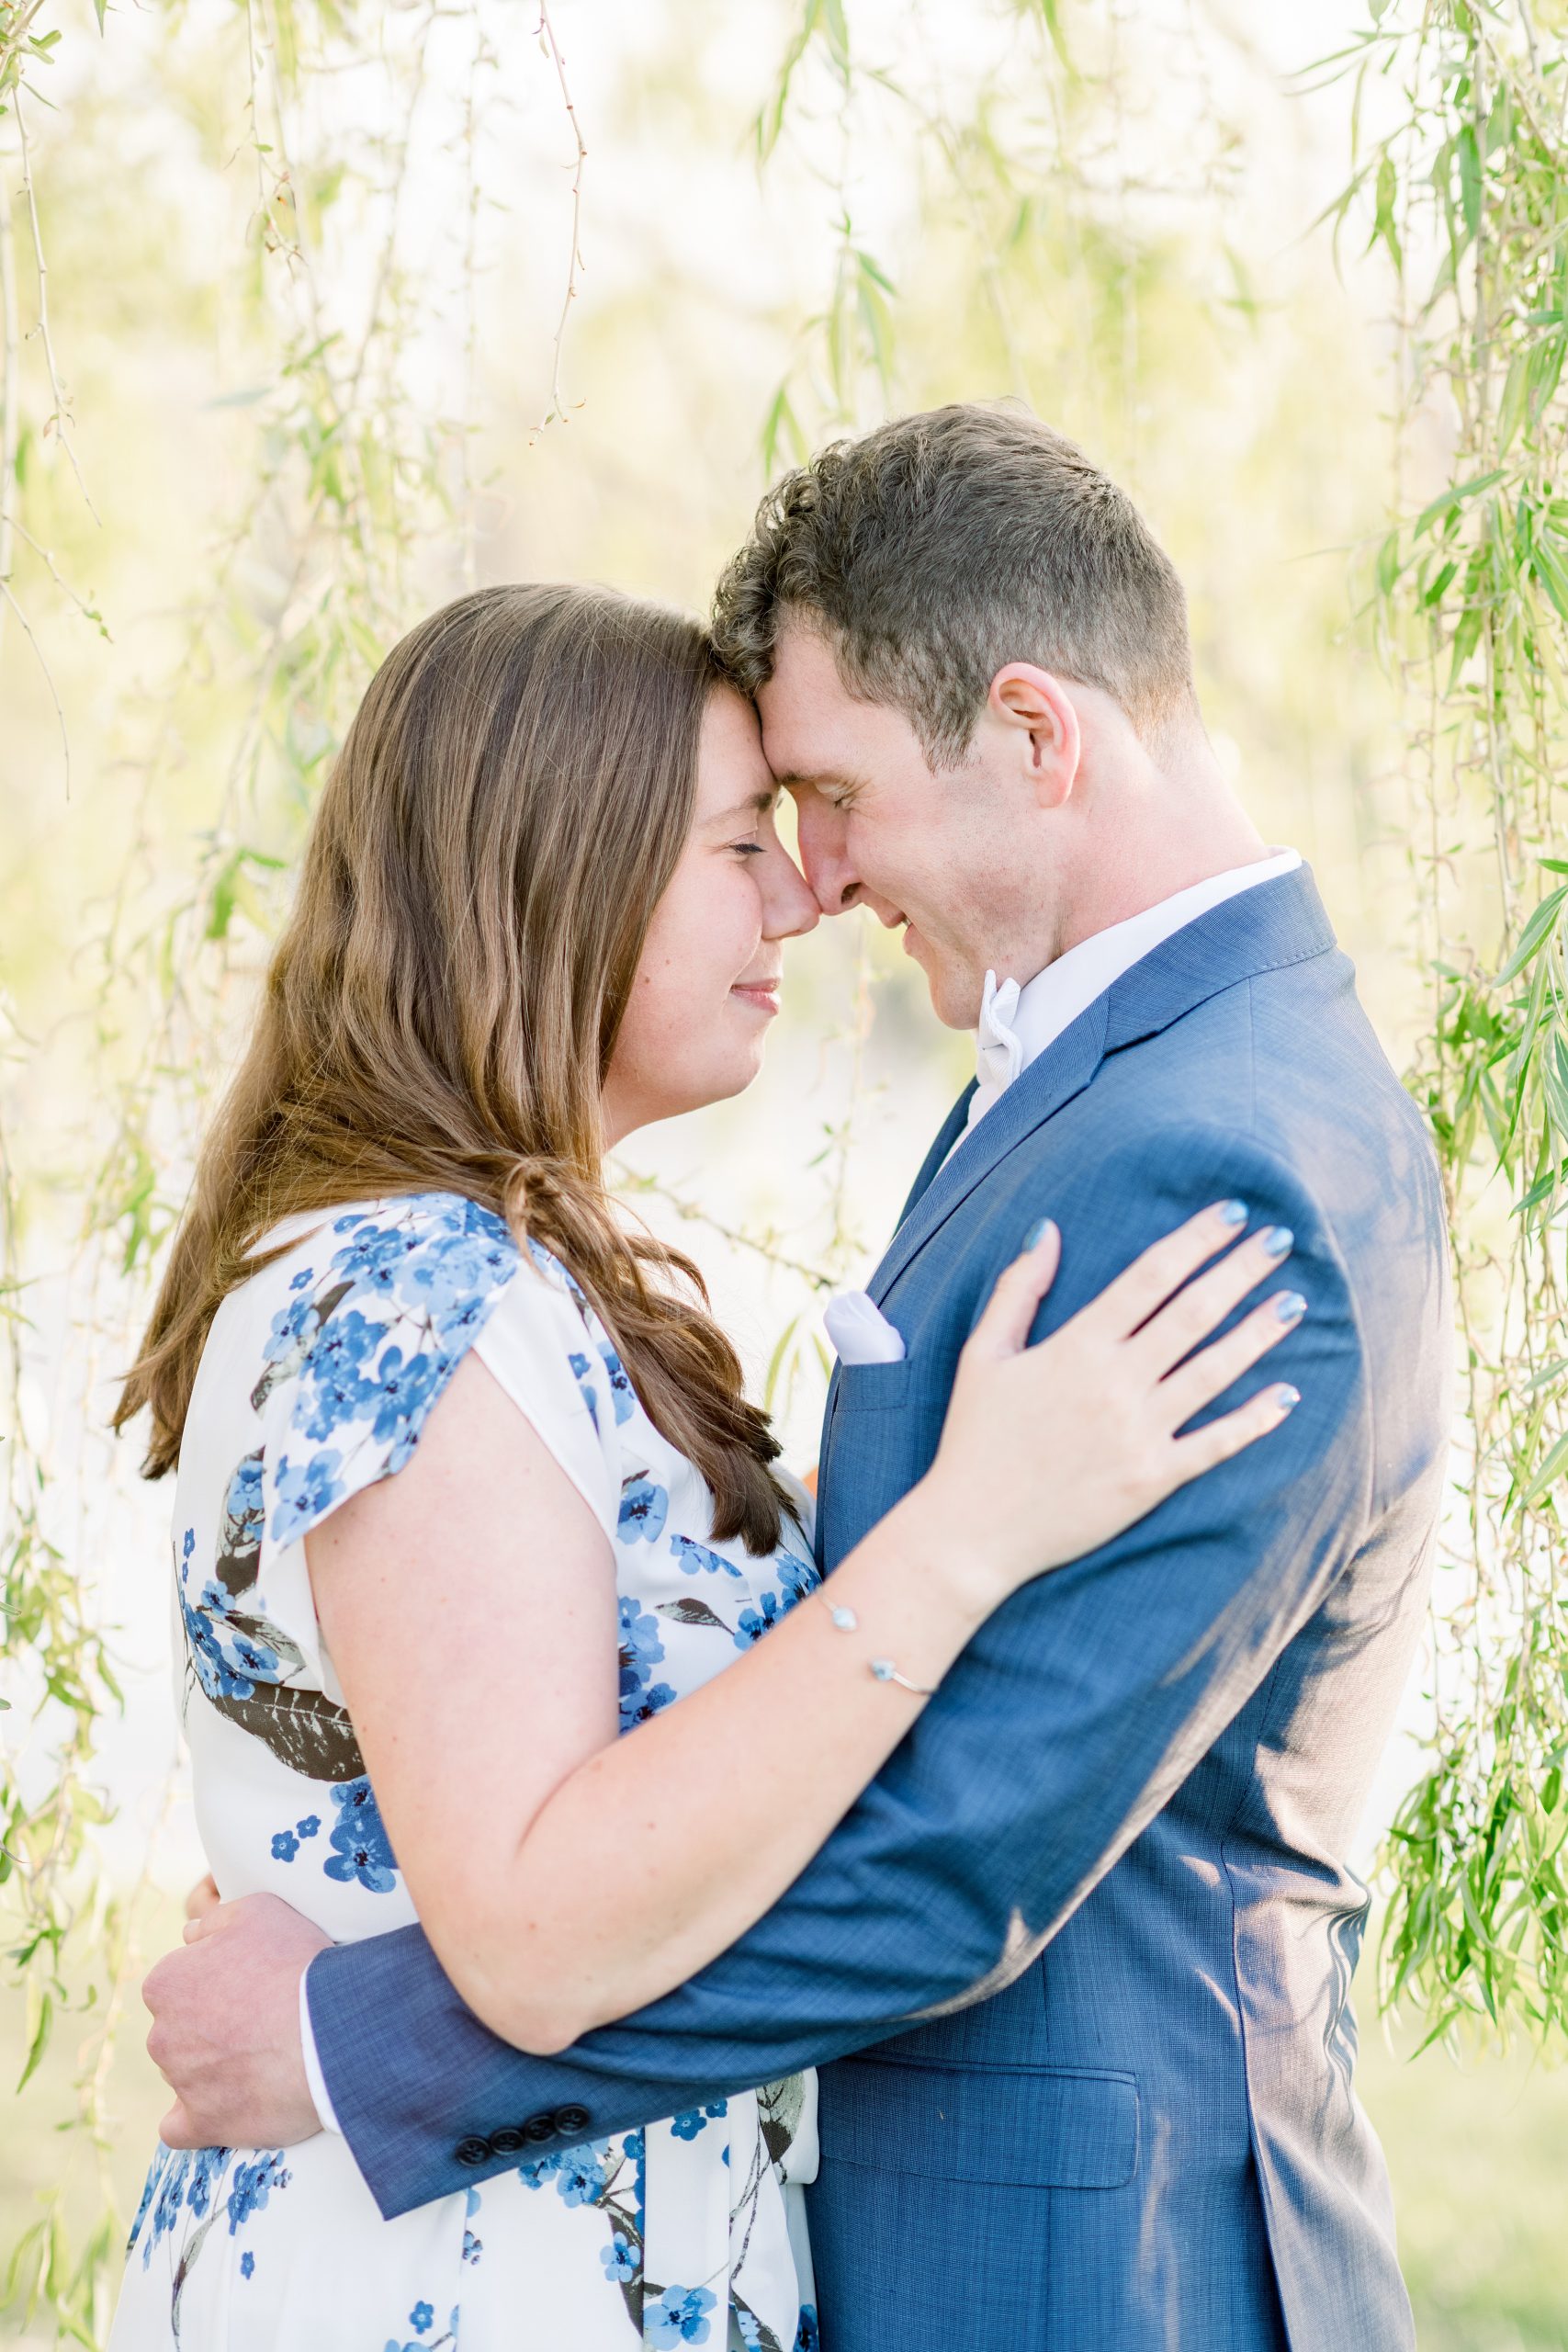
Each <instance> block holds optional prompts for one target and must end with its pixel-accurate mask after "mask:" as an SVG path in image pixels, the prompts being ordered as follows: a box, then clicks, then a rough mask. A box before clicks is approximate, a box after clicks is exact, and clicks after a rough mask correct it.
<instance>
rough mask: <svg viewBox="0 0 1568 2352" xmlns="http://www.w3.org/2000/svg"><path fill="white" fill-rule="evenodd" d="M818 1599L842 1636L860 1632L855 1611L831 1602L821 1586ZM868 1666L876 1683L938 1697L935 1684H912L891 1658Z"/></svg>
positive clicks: (919, 1696) (874, 1660)
mask: <svg viewBox="0 0 1568 2352" xmlns="http://www.w3.org/2000/svg"><path fill="white" fill-rule="evenodd" d="M817 1599H818V1600H820V1601H821V1603H822V1606H823V1607H824V1609H826V1611H828V1614H829V1617H830V1618H831V1619H832V1621H833V1623H834V1624H835V1625H836V1626H837V1627H838V1629H839V1631H840V1634H854V1633H858V1632H859V1631H860V1619H859V1618H858V1617H857V1616H856V1615H855V1612H854V1611H853V1610H852V1609H846V1608H845V1607H843V1606H842V1604H841V1603H840V1602H838V1601H833V1600H829V1598H828V1595H827V1593H826V1592H825V1591H824V1590H823V1589H822V1588H821V1586H820V1585H818V1588H817ZM866 1666H867V1670H868V1672H869V1673H870V1675H871V1677H872V1679H873V1680H874V1681H876V1682H896V1683H897V1685H898V1688H899V1689H900V1691H912V1692H913V1694H914V1696H915V1697H916V1698H917V1699H934V1698H935V1696H936V1685H935V1683H934V1682H911V1681H910V1679H909V1678H908V1675H907V1674H900V1673H899V1671H898V1668H897V1666H896V1665H895V1664H894V1662H893V1660H892V1659H891V1658H890V1657H874V1658H868V1659H867V1661H866Z"/></svg>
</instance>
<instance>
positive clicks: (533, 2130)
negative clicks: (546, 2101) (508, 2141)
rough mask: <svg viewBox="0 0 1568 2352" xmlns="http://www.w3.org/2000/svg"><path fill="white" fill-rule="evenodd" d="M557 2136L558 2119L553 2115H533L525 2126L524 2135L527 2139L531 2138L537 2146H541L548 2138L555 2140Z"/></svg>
mask: <svg viewBox="0 0 1568 2352" xmlns="http://www.w3.org/2000/svg"><path fill="white" fill-rule="evenodd" d="M555 2136H556V2119H555V2117H554V2116H553V2115H531V2116H530V2117H529V2118H528V2120H527V2122H526V2123H525V2125H524V2126H523V2137H524V2138H525V2140H531V2141H532V2142H533V2143H534V2145H535V2146H536V2147H539V2146H541V2145H542V2144H543V2143H544V2142H545V2141H546V2140H553V2139H554V2138H555Z"/></svg>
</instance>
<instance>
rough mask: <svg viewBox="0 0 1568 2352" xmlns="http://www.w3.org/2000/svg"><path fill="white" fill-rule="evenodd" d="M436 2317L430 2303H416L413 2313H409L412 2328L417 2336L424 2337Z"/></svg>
mask: <svg viewBox="0 0 1568 2352" xmlns="http://www.w3.org/2000/svg"><path fill="white" fill-rule="evenodd" d="M434 2317H435V2313H434V2311H433V2310H432V2308H431V2306H430V2305H429V2304H428V2303H415V2305H414V2307H413V2309H412V2312H410V2313H409V2325H410V2326H411V2327H412V2330H413V2332H414V2334H415V2335H424V2334H425V2333H426V2332H427V2331H428V2329H429V2327H430V2325H431V2323H432V2322H433V2321H434Z"/></svg>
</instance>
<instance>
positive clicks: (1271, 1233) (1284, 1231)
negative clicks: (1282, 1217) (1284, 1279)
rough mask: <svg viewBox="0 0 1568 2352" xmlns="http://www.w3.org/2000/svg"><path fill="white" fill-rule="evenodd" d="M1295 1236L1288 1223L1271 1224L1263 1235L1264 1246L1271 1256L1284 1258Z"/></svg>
mask: <svg viewBox="0 0 1568 2352" xmlns="http://www.w3.org/2000/svg"><path fill="white" fill-rule="evenodd" d="M1295 1238H1296V1237H1295V1235H1294V1234H1293V1233H1292V1231H1291V1228H1290V1227H1289V1226H1288V1225H1271V1226H1270V1227H1269V1230H1268V1232H1267V1233H1265V1234H1264V1235H1262V1236H1261V1239H1262V1242H1263V1247H1264V1248H1265V1250H1268V1252H1269V1256H1270V1258H1282V1257H1283V1256H1284V1255H1285V1253H1286V1251H1287V1250H1289V1249H1290V1246H1291V1244H1292V1241H1293V1240H1294V1239H1295Z"/></svg>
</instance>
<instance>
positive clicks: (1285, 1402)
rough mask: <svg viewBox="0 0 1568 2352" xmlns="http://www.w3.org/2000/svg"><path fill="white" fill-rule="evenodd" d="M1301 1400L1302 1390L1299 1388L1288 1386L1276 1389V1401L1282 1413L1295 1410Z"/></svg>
mask: <svg viewBox="0 0 1568 2352" xmlns="http://www.w3.org/2000/svg"><path fill="white" fill-rule="evenodd" d="M1301 1401H1302V1392H1301V1390H1300V1389H1299V1388H1292V1387H1289V1386H1286V1387H1283V1388H1276V1389H1275V1391H1274V1403H1275V1405H1276V1407H1277V1408H1278V1409H1279V1410H1280V1412H1281V1413H1292V1412H1294V1410H1295V1408H1296V1407H1297V1406H1298V1405H1299V1404H1300V1403H1301Z"/></svg>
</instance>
